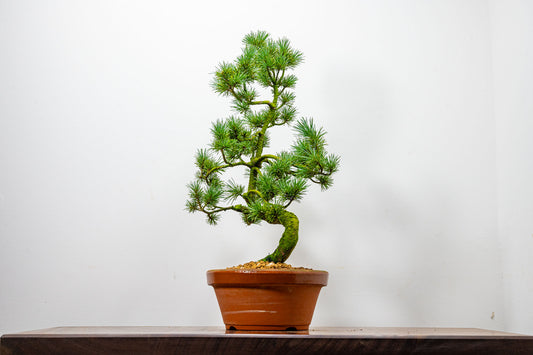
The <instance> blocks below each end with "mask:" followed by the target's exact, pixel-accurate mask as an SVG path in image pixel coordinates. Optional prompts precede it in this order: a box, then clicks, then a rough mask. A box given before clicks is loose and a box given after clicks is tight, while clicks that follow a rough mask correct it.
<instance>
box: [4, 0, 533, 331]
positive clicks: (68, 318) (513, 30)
mask: <svg viewBox="0 0 533 355" xmlns="http://www.w3.org/2000/svg"><path fill="white" fill-rule="evenodd" d="M524 4H525V2H522V3H516V4H512V5H509V6H508V5H507V2H487V1H440V2H428V1H403V2H397V1H380V2H366V1H345V2H341V1H333V2H327V4H326V2H321V1H314V2H312V1H292V2H285V1H279V2H278V1H275V2H274V3H272V5H271V6H268V7H266V6H264V4H262V3H250V2H247V1H242V2H237V1H225V2H205V1H198V2H187V3H186V4H185V3H184V4H179V3H178V2H171V1H168V2H166V1H165V2H164V1H150V2H148V1H146V2H134V1H90V2H87V1H58V0H56V1H47V2H40V1H29V2H28V1H2V2H0V48H1V53H2V55H1V56H0V78H1V80H0V287H1V291H0V333H6V332H14V331H20V330H27V329H36V328H44V327H51V326H59V325H221V318H220V315H219V313H218V308H217V307H218V306H217V304H216V299H215V297H214V294H213V291H212V290H211V289H210V288H209V287H208V286H207V285H206V280H205V271H206V270H207V269H209V268H218V267H225V266H230V265H235V264H239V263H242V262H246V261H249V260H251V259H258V258H261V257H263V256H264V255H265V254H266V253H268V252H270V251H271V249H272V248H274V246H275V243H276V242H277V239H278V238H279V236H280V233H281V228H280V227H278V228H276V226H269V225H263V226H260V227H258V226H253V227H246V226H244V225H243V224H242V223H241V221H240V219H239V217H238V216H237V215H231V214H228V215H226V216H224V218H223V220H222V222H221V223H220V225H219V226H217V227H210V226H208V225H207V224H205V223H204V219H203V217H202V216H200V215H189V214H187V213H186V212H185V210H184V202H185V199H186V194H187V191H186V187H185V185H186V184H187V183H188V182H189V181H190V180H191V179H192V178H193V176H194V165H193V155H194V152H195V151H196V149H197V148H200V147H203V146H205V145H206V144H207V143H208V141H209V138H210V137H209V129H210V123H211V122H212V121H213V120H215V119H217V118H222V117H224V116H226V115H228V114H229V112H230V111H229V103H228V102H227V100H225V99H224V98H221V97H217V96H216V94H214V93H213V92H212V91H211V89H210V87H209V82H210V80H211V73H212V72H213V71H214V68H215V66H216V65H217V63H218V62H220V61H222V60H232V59H233V58H234V57H235V56H236V55H238V53H239V51H240V47H241V45H240V40H241V38H242V37H243V36H244V34H246V33H247V32H249V31H250V30H255V29H264V30H267V31H269V32H270V33H272V35H273V36H275V37H278V36H287V37H288V38H289V39H291V41H292V43H293V45H294V46H295V47H297V48H298V49H300V50H301V51H303V52H304V54H305V56H306V61H305V63H304V64H302V65H301V66H300V67H299V68H298V70H297V73H296V74H297V75H298V77H299V78H300V81H299V83H298V87H297V90H296V94H297V106H298V108H299V112H300V114H301V115H303V116H312V117H314V118H315V119H316V120H317V121H318V122H319V123H320V124H322V125H323V126H324V127H325V128H326V129H327V130H328V132H329V134H328V138H329V142H330V150H331V151H332V152H335V153H338V154H340V155H341V157H342V165H341V171H340V173H339V174H338V176H337V178H336V181H335V185H334V187H333V188H332V189H331V190H330V191H328V192H326V193H322V192H320V189H319V188H316V189H313V190H312V191H311V192H310V193H309V195H308V196H307V198H306V199H305V200H304V203H302V204H300V205H297V206H295V207H294V208H293V211H294V212H296V213H297V215H298V216H299V217H300V224H301V231H300V236H301V237H300V243H299V245H298V247H297V248H296V250H295V251H294V253H293V255H292V256H291V259H290V260H289V262H291V263H292V264H293V265H302V266H311V267H314V268H320V269H325V270H328V271H329V272H330V284H329V285H328V287H327V288H325V289H324V290H323V293H322V294H321V296H320V299H319V304H318V308H317V311H316V312H315V317H314V321H313V325H314V326H457V327H481V328H490V329H507V330H515V331H529V332H533V328H532V327H533V325H532V323H533V322H532V321H531V315H532V312H533V310H532V307H531V304H530V302H528V299H531V298H532V297H533V290H532V288H531V284H533V275H532V273H531V271H530V270H531V261H530V260H528V259H527V256H528V255H531V243H532V242H533V239H532V238H531V233H532V232H533V231H532V228H531V218H530V217H529V216H530V215H531V213H529V214H527V213H526V212H531V204H530V203H529V202H530V201H531V198H530V197H531V193H532V190H531V186H528V185H530V184H528V182H529V181H531V178H530V179H527V178H528V177H531V175H532V171H533V168H532V166H531V159H528V158H529V155H530V154H528V153H530V152H532V151H533V147H532V145H531V140H528V138H529V136H528V130H527V128H529V129H531V122H530V121H531V120H529V121H527V118H528V117H531V111H532V110H531V102H530V101H527V99H528V97H527V95H525V93H527V92H531V80H526V79H524V78H523V73H527V75H529V77H531V64H530V63H531V60H530V59H531V45H529V47H527V48H526V52H527V53H526V55H528V56H529V57H526V59H524V60H521V61H520V62H519V63H518V64H519V65H516V64H517V63H516V62H515V60H514V59H513V58H514V56H515V55H518V54H520V53H521V52H522V50H523V48H522V47H521V43H524V42H526V41H527V34H526V33H527V32H524V33H521V31H520V29H521V28H524V29H527V26H529V27H528V28H529V29H530V28H531V25H530V23H531V19H532V18H531V17H532V15H531V11H529V12H525V11H522V12H521V11H519V10H520V9H521V6H522V7H524V6H525V7H526V8H527V10H530V9H531V7H530V6H529V7H528V5H527V4H526V5H524ZM515 17H519V19H520V21H521V22H520V21H519V22H518V23H519V25H516V24H515V22H514V21H513V19H514V18H515ZM528 22H529V23H528ZM520 24H521V25H520ZM513 26H522V27H513ZM529 33H531V31H529ZM508 36H513V38H514V41H513V42H511V43H509V42H508V41H507V40H506V38H507V37H508ZM528 58H529V59H528ZM508 70H510V71H511V73H512V76H510V77H508V76H507V75H506V73H507V72H508ZM528 81H529V82H528ZM507 88H511V91H510V92H509V91H508V90H507ZM528 89H529V91H528ZM514 93H523V94H524V95H523V96H520V99H519V98H517V96H516V95H513V94H514ZM520 100H521V101H520ZM517 105H518V106H517ZM511 106H512V107H511ZM510 116H512V117H511V118H509V117H510ZM288 144H290V141H287V135H284V134H283V132H278V135H276V136H275V137H274V145H275V146H276V147H279V148H275V149H274V150H278V149H281V148H283V146H286V145H288ZM511 158H512V159H511ZM528 164H529V165H528ZM518 173H521V174H518ZM528 217H529V218H528ZM515 255H518V256H520V257H519V258H515ZM528 266H529V268H527V267H528Z"/></svg>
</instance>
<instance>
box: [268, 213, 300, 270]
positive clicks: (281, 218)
mask: <svg viewBox="0 0 533 355" xmlns="http://www.w3.org/2000/svg"><path fill="white" fill-rule="evenodd" d="M267 222H268V223H272V224H281V225H283V226H284V227H285V231H284V232H283V235H282V236H281V239H280V240H279V243H278V247H277V248H276V250H274V252H273V253H272V254H269V255H267V256H266V257H264V258H263V259H261V260H264V261H271V262H274V263H283V262H285V260H287V259H288V258H289V256H290V255H291V253H292V251H293V249H294V247H295V246H296V243H297V242H298V227H299V221H298V217H296V215H295V214H294V213H292V212H289V211H282V212H281V213H279V215H278V216H277V219H276V220H272V221H268V220H267Z"/></svg>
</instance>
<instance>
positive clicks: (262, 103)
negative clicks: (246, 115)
mask: <svg viewBox="0 0 533 355" xmlns="http://www.w3.org/2000/svg"><path fill="white" fill-rule="evenodd" d="M250 105H268V107H270V109H271V110H274V109H275V108H276V107H275V106H274V104H273V103H272V102H270V101H267V100H264V101H250Z"/></svg>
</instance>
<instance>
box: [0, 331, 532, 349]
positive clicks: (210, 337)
mask: <svg viewBox="0 0 533 355" xmlns="http://www.w3.org/2000/svg"><path fill="white" fill-rule="evenodd" d="M0 349H1V354H2V355H4V354H5V355H12V354H43V355H46V354H81V355H84V354H346V353H357V354H533V336H526V335H519V334H513V333H506V332H498V331H491V330H483V329H470V328H364V327H361V328H359V327H354V328H314V329H311V330H309V331H308V332H268V333H264V332H263V333H261V332H227V331H225V330H224V329H223V328H218V327H59V328H49V329H43V330H34V331H28V332H21V333H15V334H6V335H3V336H2V338H1V345H0Z"/></svg>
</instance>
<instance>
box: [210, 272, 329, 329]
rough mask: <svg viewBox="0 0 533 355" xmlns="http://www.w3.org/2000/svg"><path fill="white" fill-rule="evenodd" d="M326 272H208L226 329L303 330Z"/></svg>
mask: <svg viewBox="0 0 533 355" xmlns="http://www.w3.org/2000/svg"><path fill="white" fill-rule="evenodd" d="M327 283H328V273H327V272H326V271H316V270H269V269H260V270H259V269H255V270H254V269H246V270H244V269H224V270H209V271H208V272H207V284H208V285H211V286H213V288H214V289H215V294H216V296H217V300H218V304H219V306H220V311H221V312H222V318H223V320H224V324H226V329H227V330H233V329H234V330H307V329H309V324H310V323H311V319H312V318H313V312H314V310H315V304H316V300H317V298H318V294H319V292H320V289H321V288H322V287H323V286H326V285H327Z"/></svg>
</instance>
